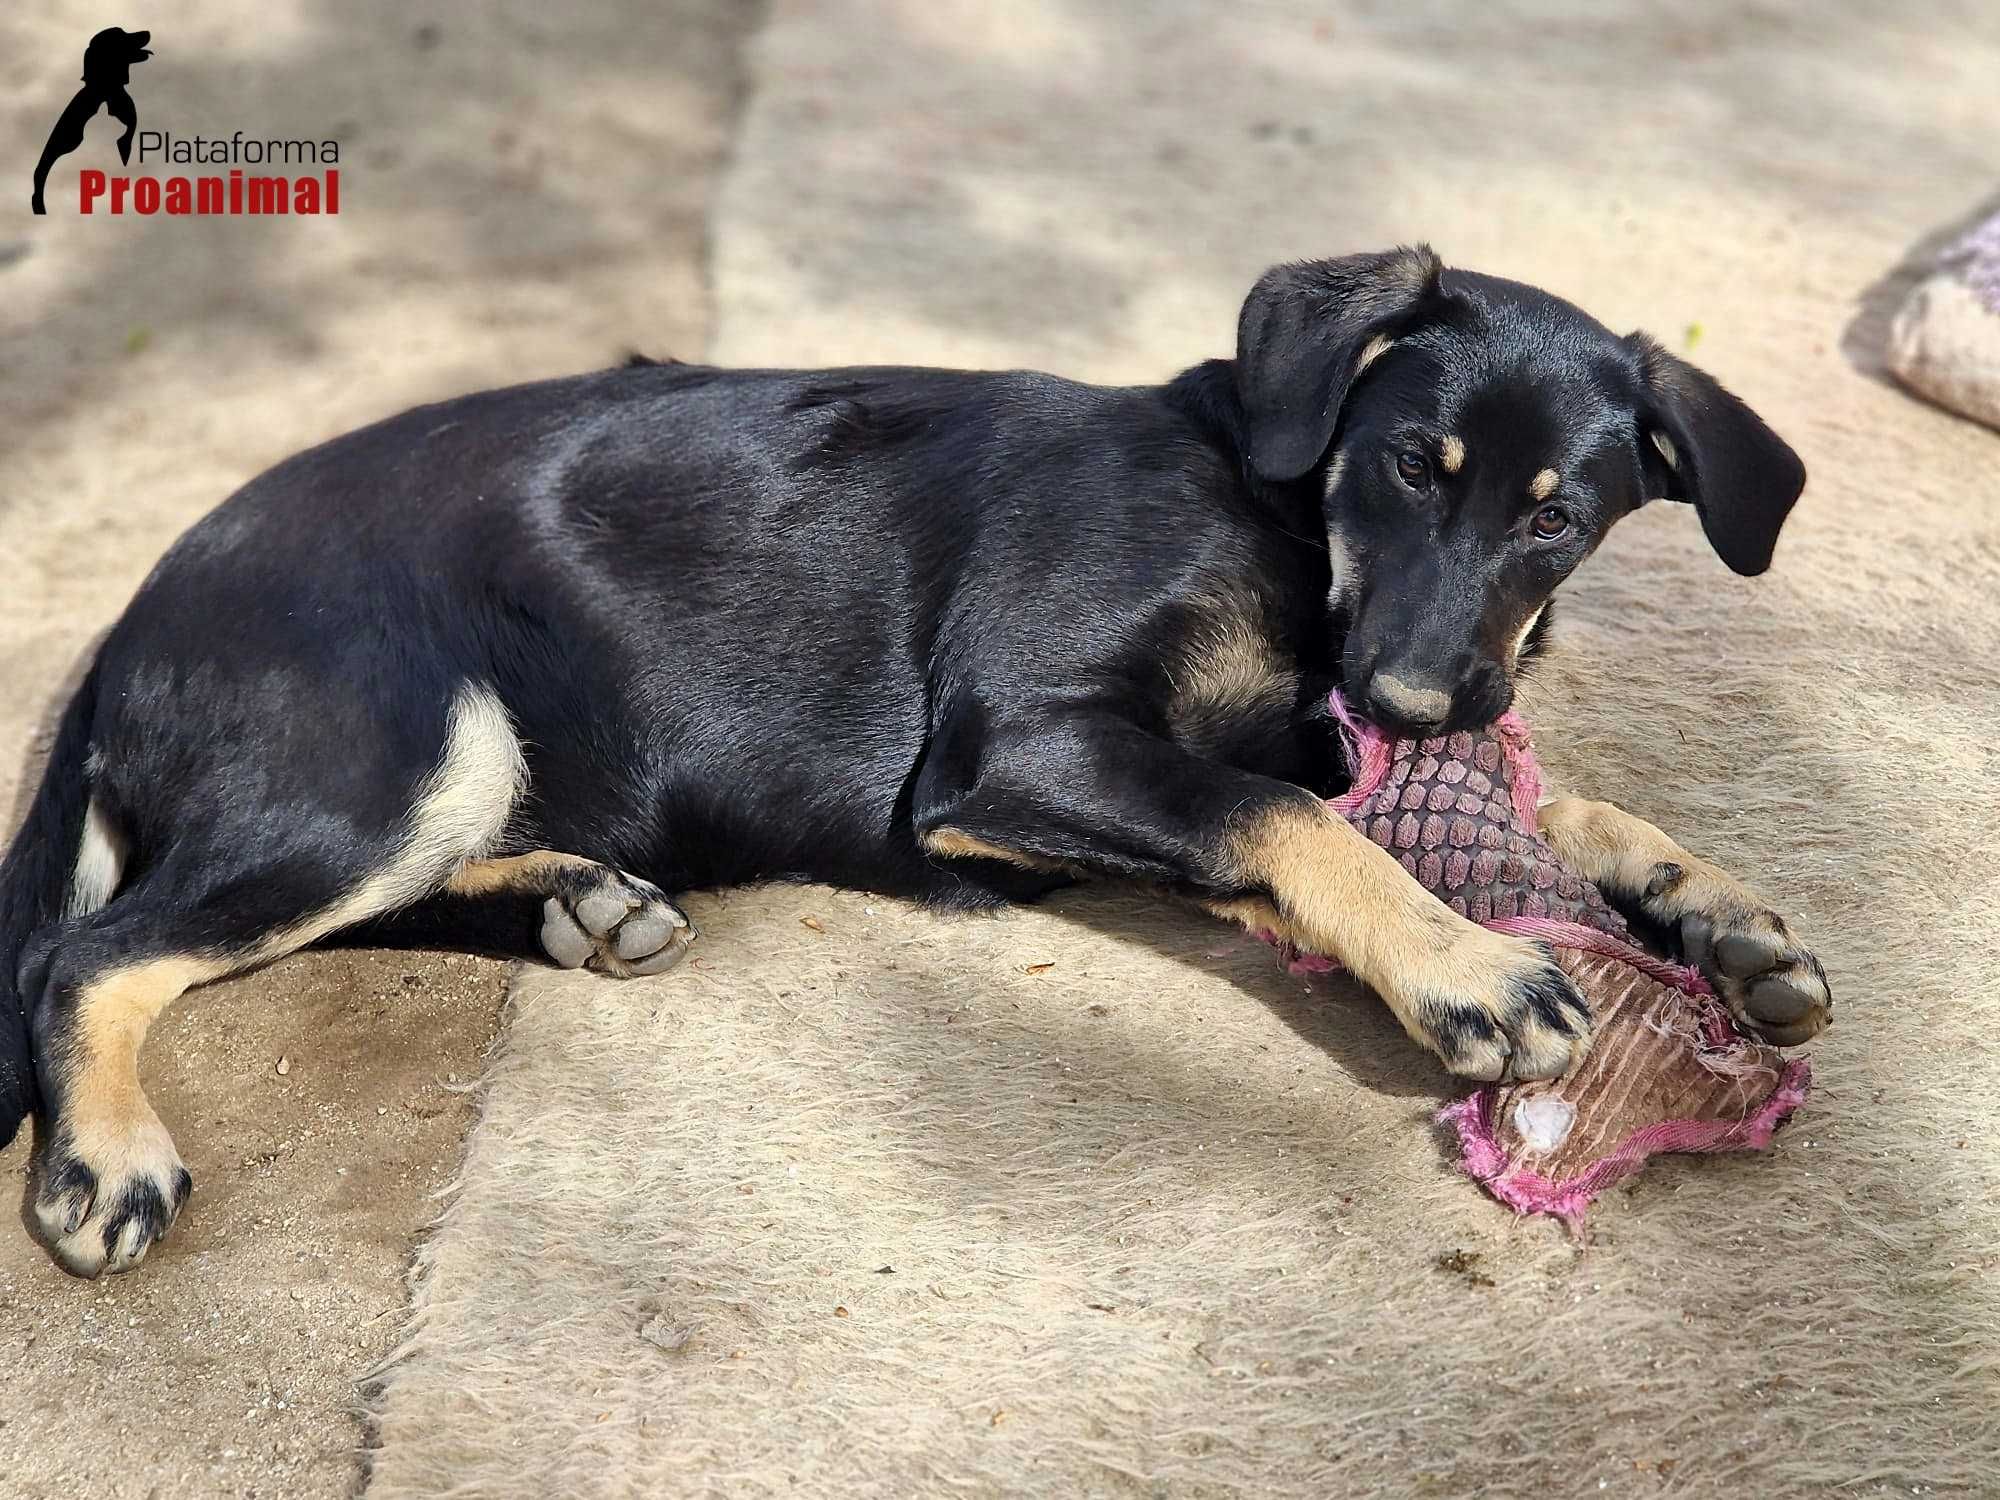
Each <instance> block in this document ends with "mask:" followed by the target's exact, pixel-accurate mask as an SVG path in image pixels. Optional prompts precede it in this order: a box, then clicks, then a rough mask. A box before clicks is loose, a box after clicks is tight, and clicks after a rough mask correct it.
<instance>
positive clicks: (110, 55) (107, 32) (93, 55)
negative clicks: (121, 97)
mask: <svg viewBox="0 0 2000 1500" xmlns="http://www.w3.org/2000/svg"><path fill="white" fill-rule="evenodd" d="M152 39H153V33H152V32H150V31H127V30H125V29H124V28H123V27H120V26H107V27H105V28H104V30H102V31H100V32H98V33H97V35H96V36H94V37H92V38H91V39H90V45H89V46H87V47H85V48H84V49H83V81H84V82H85V83H94V84H97V85H99V86H104V85H109V84H116V85H118V86H119V87H121V88H122V87H123V86H124V85H125V84H126V83H128V82H130V81H131V78H132V64H134V63H142V62H144V61H145V60H146V59H147V58H149V57H151V56H152V55H153V54H152V53H150V52H148V51H147V50H146V44H147V43H148V42H150V41H152Z"/></svg>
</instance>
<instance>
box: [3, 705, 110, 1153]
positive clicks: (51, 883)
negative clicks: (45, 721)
mask: <svg viewBox="0 0 2000 1500" xmlns="http://www.w3.org/2000/svg"><path fill="white" fill-rule="evenodd" d="M96 711H97V668H96V667H95V666H93V667H92V668H91V669H90V671H89V673H88V674H86V675H85V677H84V679H83V685H82V686H81V687H79V688H78V689H77V690H76V696H75V697H74V698H72V699H71V700H70V704H69V707H68V708H67V709H65V710H64V711H63V716H62V723H61V725H60V727H59V728H58V729H57V730H56V742H55V748H54V749H52V750H51V751H50V752H49V763H48V766H47V768H46V769H45V770H44V771H43V772H42V785H41V789H40V790H39V791H37V792H36V793H35V800H34V802H33V803H32V804H31V805H30V806H29V808H28V817H27V820H26V821H25V822H24V823H22V825H21V831H20V832H19V833H17V834H15V835H14V844H13V847H12V848H10V849H9V850H8V851H7V857H6V859H5V860H4V861H0V1147H5V1146H6V1145H7V1143H8V1142H10V1141H11V1140H13V1139H14V1134H15V1132H16V1131H18V1130H19V1129H20V1128H21V1122H22V1121H23V1120H25V1119H26V1118H27V1117H28V1115H29V1114H30V1113H31V1112H32V1111H33V1110H35V1109H36V1108H38V1107H39V1104H38V1098H37V1093H36V1088H35V1063H34V1055H33V1053H32V1051H31V1050H30V1048H29V1044H28V1014H27V1008H26V1005H25V1004H24V1003H23V1000H22V996H21V983H20V966H21V950H22V948H23V947H25V946H26V944H27V941H28V938H29V936H30V935H31V934H32V933H33V932H34V931H35V930H36V929H37V928H40V927H44V926H47V925H48V924H49V923H51V922H54V921H56V920H58V919H60V918H61V917H62V915H63V908H64V905H65V903H66V902H67V900H68V898H69V893H70V890H71V887H72V884H73V882H74V878H75V871H76V861H77V856H78V854H79V853H80V852H81V851H82V848H83V824H84V815H85V813H86V811H87V810H88V807H89V802H90V788H89V785H88V783H87V781H86V779H85V776H84V762H85V760H86V759H87V758H88V757H89V754H90V724H91V719H92V718H93V717H94V716H95V714H96Z"/></svg>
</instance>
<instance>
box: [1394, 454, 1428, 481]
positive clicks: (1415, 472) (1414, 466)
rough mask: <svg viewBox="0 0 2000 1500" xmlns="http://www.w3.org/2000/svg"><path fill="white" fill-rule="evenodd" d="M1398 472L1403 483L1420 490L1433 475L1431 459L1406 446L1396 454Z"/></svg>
mask: <svg viewBox="0 0 2000 1500" xmlns="http://www.w3.org/2000/svg"><path fill="white" fill-rule="evenodd" d="M1396 472H1397V474H1399V475H1400V476H1402V480H1403V483H1405V484H1407V485H1408V486H1409V487H1410V488H1411V489H1413V490H1420V489H1422V488H1423V487H1424V482H1425V481H1426V480H1427V479H1429V478H1430V476H1431V463H1430V460H1429V459H1427V458H1425V457H1424V456H1423V454H1421V453H1418V452H1416V451H1414V450H1413V449H1409V448H1405V449H1404V450H1403V451H1402V452H1401V453H1398V454H1397V455H1396Z"/></svg>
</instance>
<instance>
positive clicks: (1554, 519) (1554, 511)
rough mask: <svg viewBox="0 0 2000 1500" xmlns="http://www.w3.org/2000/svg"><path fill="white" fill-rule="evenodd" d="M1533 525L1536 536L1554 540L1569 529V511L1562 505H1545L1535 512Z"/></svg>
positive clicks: (1546, 540)
mask: <svg viewBox="0 0 2000 1500" xmlns="http://www.w3.org/2000/svg"><path fill="white" fill-rule="evenodd" d="M1530 524H1531V527H1532V529H1533V531H1534V533H1535V535H1536V536H1538V537H1540V538H1541V539H1542V540H1543V541H1545V542H1552V541H1554V540H1555V539H1556V538H1557V537H1559V536H1561V535H1562V534H1563V533H1564V532H1565V531H1568V530H1569V512H1568V511H1566V510H1564V509H1563V508H1562V507H1561V506H1560V505H1544V506H1543V507H1542V508H1541V509H1540V510H1538V511H1536V512H1535V519H1534V521H1533V522H1532V523H1530Z"/></svg>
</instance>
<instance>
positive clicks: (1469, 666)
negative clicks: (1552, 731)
mask: <svg viewBox="0 0 2000 1500" xmlns="http://www.w3.org/2000/svg"><path fill="white" fill-rule="evenodd" d="M1236 380H1237V387H1238V393H1239V395H1240V397H1241V399H1242V403H1243V409H1244V416H1245V424H1246V436H1247V443H1248V459H1249V462H1250V465H1251V467H1252V469H1253V470H1254V471H1255V472H1256V473H1257V475H1258V476H1259V477H1260V478H1262V479H1263V480H1265V481H1266V482H1269V483H1272V484H1293V483H1309V484H1315V485H1317V486H1318V487H1319V489H1320V491H1321V492H1322V493H1323V495H1324V505H1323V508H1324V512H1325V521H1326V533H1327V540H1328V545H1329V549H1330V553H1331V557H1332V563H1333V583H1332V604H1333V605H1334V607H1335V609H1336V611H1337V612H1338V613H1340V614H1342V615H1344V616H1345V618H1346V621H1347V633H1346V638H1345V644H1344V647H1343V652H1342V663H1341V665H1342V669H1343V676H1344V679H1345V684H1346V687H1347V690H1348V693H1349V696H1350V697H1351V698H1353V699H1354V700H1355V701H1357V702H1358V703H1360V704H1363V705H1364V706H1365V707H1366V709H1367V711H1368V712H1369V713H1370V714H1371V715H1372V716H1374V717H1376V718H1377V719H1379V720H1381V721H1382V722H1383V723H1385V724H1387V725H1389V726H1391V727H1393V728H1395V729H1398V730H1401V731H1404V732H1426V733H1434V732H1437V731H1438V730H1440V729H1456V728H1463V727H1470V726H1474V725H1478V724H1483V723H1488V722H1490V721H1491V720H1493V719H1494V718H1496V717H1498V716H1499V715H1500V714H1501V713H1502V712H1504V711H1505V710H1506V708H1507V707H1508V705H1509V704H1510V703H1511V702H1512V701H1513V694H1514V677H1515V673H1516V671H1517V669H1518V667H1519V665H1520V662H1521V659H1522V657H1523V654H1524V652H1529V651H1531V650H1532V645H1533V642H1534V640H1535V637H1536V634H1537V631H1538V629H1539V627H1540V626H1541V624H1542V622H1543V621H1544V619H1545V617H1546V611H1547V607H1548V602H1549V598H1550V596H1551V595H1552V594H1553V593H1554V591H1555V589H1556V586H1557V585H1558V584H1560V583H1561V582H1562V581H1563V580H1564V579H1565V578H1567V577H1568V576H1569V574H1570V572H1571V570H1572V569H1574V568H1575V567H1576V566H1577V564H1578V563H1580V562H1582V561H1583V560H1584V558H1586V557H1588V556H1589V555H1590V553H1591V550H1592V549H1593V548H1595V547H1596V546H1597V544H1598V542H1599V541H1600V540H1602V538H1603V536H1604V534H1605V532H1606V531H1608V530H1609V529H1610V528H1611V525H1612V523H1613V522H1615V521H1617V520H1618V519H1619V517H1621V516H1623V515H1625V514H1626V513H1628V512H1629V511H1631V510H1633V509H1635V508H1636V507H1638V506H1639V505H1641V504H1643V503H1644V502H1645V501H1646V500H1647V499H1648V498H1653V497H1658V496H1665V497H1666V498H1668V499H1672V500H1681V501H1686V502H1688V503H1690V504H1692V505H1693V506H1694V508H1695V510H1696V512H1697V513H1698V514H1699V515H1700V517H1701V524H1702V529H1703V530H1704V531H1705V532H1706V533H1707V536H1708V539H1709V542H1710V544H1711V545H1712V546H1713V547H1714V548H1715V551H1716V552H1717V554H1718V555H1719V556H1720V557H1721V558H1722V560H1723V561H1724V562H1725V563H1727V564H1728V565H1729V566H1730V567H1731V568H1733V569H1735V570H1736V571H1737V572H1738V573H1744V574H1754V573H1761V572H1763V571H1764V570H1765V569H1766V568H1767V567H1769V566H1770V562H1771V551H1772V548H1773V547H1774V546H1775V545H1776V543H1777V539H1778V530H1779V528H1780V527H1781V526H1782V525H1783V524H1784V520H1785V516H1786V514H1787V513H1788V512H1789V511H1790V510H1791V508H1792V505H1793V503H1794V502H1795V501H1796V500H1797V499H1798V496H1799V491H1800V490H1801V489H1802V488H1803V487H1804V485H1805V467H1804V465H1802V464H1801V463H1800V462H1799V459H1798V456H1797V455H1796V454H1794V453H1793V452H1792V450H1791V449H1790V448H1789V447H1787V446H1786V445H1785V444H1784V442H1783V441H1782V440H1780V439H1779V437H1778V436H1777V435H1776V434H1775V433H1773V432H1772V431H1771V430H1770V429H1769V428H1768V427H1766V426H1765V425H1764V424H1763V422H1762V421H1760V420H1759V419H1758V417H1757V415H1756V413H1754V412H1752V411H1751V410H1750V408H1749V407H1747V406H1745V405H1744V404H1743V403H1742V402H1741V401H1739V400H1737V399H1736V398H1735V397H1734V396H1732V395H1730V394H1729V392H1727V391H1726V390H1724V389H1723V388H1722V387H1721V386H1720V385H1719V384H1717V383H1716V382H1715V381H1714V380H1713V379H1711V378H1710V377H1709V376H1707V375H1704V374H1703V373H1702V372H1701V371H1699V370H1697V369H1695V368H1694V367H1693V366H1692V365H1689V364H1687V363H1685V362H1684V361H1682V360H1680V359H1677V358H1676V357H1674V356H1673V355H1671V354H1668V353H1667V352H1666V351H1665V350H1663V349H1661V348H1660V347H1659V345H1657V344H1655V343H1654V342H1653V341H1652V340H1651V339H1649V338H1647V337H1645V336H1644V335H1643V334H1632V335H1629V336H1627V337H1625V338H1619V337H1618V336H1617V335H1615V334H1613V333H1611V332H1610V330H1608V329H1607V328H1605V327H1604V326H1603V325H1602V324H1600V323H1598V322H1596V321H1595V320H1594V319H1592V318H1590V317H1587V316H1586V315H1585V314H1584V313H1582V312H1581V311H1579V310H1578V309H1577V308H1575V307H1572V306H1571V305H1570V304H1569V303H1567V302H1564V301H1562V300H1561V299H1559V298H1556V297H1551V296H1549V295H1548V294H1547V293H1546V292H1540V291H1537V290H1535V289H1534V288H1533V287H1528V286H1523V285H1521V284H1520V283H1518V282H1512V281H1503V280H1500V279H1499V278H1497V277H1492V276H1478V275H1474V274H1471V273H1469V272H1463V271H1457V270H1446V269H1445V268H1444V267H1443V266H1442V265H1441V264H1440V263H1439V261H1438V258H1437V256H1436V255H1435V254H1433V253H1432V252H1431V251H1430V249H1429V248H1428V247H1421V246H1420V247H1418V248H1416V249H1403V250H1394V251H1390V252H1387V253H1385V254H1380V255H1356V256H1348V257H1345V258H1343V259H1339V260H1327V261H1309V262H1305V263H1303V264H1299V265H1289V266H1280V267H1278V268H1276V269H1275V270H1272V271H1270V272H1268V273H1266V274H1265V276H1264V277H1263V279H1262V280H1260V281H1259V282H1258V283H1257V286H1256V288H1255V289H1254V290H1253V291H1252V292H1251V294H1250V297H1249V299H1248V301H1246V302H1245V303H1244V306H1243V317H1242V322H1241V325H1240V328H1239V332H1238V347H1237V363H1236Z"/></svg>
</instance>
